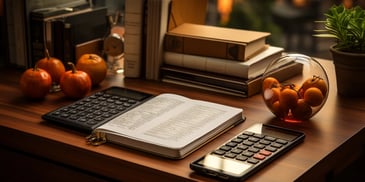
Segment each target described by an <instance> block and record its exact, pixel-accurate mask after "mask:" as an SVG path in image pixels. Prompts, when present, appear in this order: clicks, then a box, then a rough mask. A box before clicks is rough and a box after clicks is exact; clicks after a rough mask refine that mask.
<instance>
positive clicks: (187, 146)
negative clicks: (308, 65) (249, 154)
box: [88, 93, 244, 159]
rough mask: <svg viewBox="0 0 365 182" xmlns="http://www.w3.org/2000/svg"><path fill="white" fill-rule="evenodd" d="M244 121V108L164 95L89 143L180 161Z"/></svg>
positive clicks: (97, 133)
mask: <svg viewBox="0 0 365 182" xmlns="http://www.w3.org/2000/svg"><path fill="white" fill-rule="evenodd" d="M243 121H244V116H243V114H242V109H241V108H235V107H230V106H226V105H221V104H217V103H212V102H207V101H202V100H193V99H190V98H187V97H184V96H180V95H176V94H168V93H165V94H160V95H158V96H155V97H153V98H152V99H150V100H148V101H146V102H145V103H143V104H142V105H140V106H138V107H136V108H133V109H132V110H130V111H128V112H126V113H124V114H122V115H120V116H118V117H116V118H114V119H112V120H111V121H109V122H107V123H106V124H104V125H101V126H99V127H98V128H96V129H95V130H94V131H93V134H92V135H91V136H89V137H88V141H89V143H90V144H94V145H98V144H101V143H104V142H113V143H116V144H120V145H124V146H127V147H130V148H134V149H138V150H142V151H146V152H150V153H153V154H157V155H160V156H164V157H168V158H173V159H181V158H183V157H185V156H187V155H188V154H190V153H191V152H193V151H194V150H196V149H197V148H199V147H200V146H202V145H204V144H205V143H207V142H208V141H210V140H212V139H213V138H215V137H217V136H218V135H219V134H221V133H223V132H224V131H226V130H228V129H230V128H231V127H233V126H235V125H237V124H239V123H241V122H243Z"/></svg>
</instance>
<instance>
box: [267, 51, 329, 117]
mask: <svg viewBox="0 0 365 182" xmlns="http://www.w3.org/2000/svg"><path fill="white" fill-rule="evenodd" d="M288 64H301V65H302V71H301V72H299V73H298V74H296V75H295V76H293V77H290V78H289V79H287V80H283V78H284V77H285V76H283V74H284V75H285V74H294V73H293V72H290V71H289V72H288V73H281V74H280V72H278V71H277V70H278V68H280V67H282V66H285V65H288ZM328 93H329V82H328V77H327V73H326V71H325V70H324V69H323V67H322V66H321V64H320V63H319V62H318V61H317V60H315V59H314V58H312V57H309V56H306V55H303V54H286V55H283V56H281V57H280V58H278V59H275V60H273V61H272V62H271V63H270V64H269V65H268V66H267V67H266V70H265V72H264V74H263V77H262V92H261V94H262V98H263V100H264V102H265V104H266V106H267V107H268V108H269V110H270V111H271V112H272V113H273V114H274V115H275V116H276V117H278V118H280V119H281V120H284V121H288V122H301V121H306V120H308V119H310V118H311V117H313V116H314V115H315V114H316V113H318V112H319V111H320V110H321V108H322V107H323V105H324V104H325V103H326V100H327V97H328Z"/></svg>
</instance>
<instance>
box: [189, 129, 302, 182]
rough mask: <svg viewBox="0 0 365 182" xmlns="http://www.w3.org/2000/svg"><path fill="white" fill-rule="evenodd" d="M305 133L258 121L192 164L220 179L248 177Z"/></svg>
mask: <svg viewBox="0 0 365 182" xmlns="http://www.w3.org/2000/svg"><path fill="white" fill-rule="evenodd" d="M304 137H305V135H304V133H302V132H300V131H296V130H291V129H287V128H283V127H278V126H274V125H268V124H262V123H257V124H254V125H252V126H251V127H249V128H248V129H246V130H244V131H243V132H241V133H240V134H238V135H237V136H235V137H233V138H231V139H230V140H228V141H226V142H224V144H223V145H221V146H219V147H218V148H216V149H215V150H213V151H212V152H210V153H208V154H206V155H205V156H203V157H201V158H199V159H197V160H195V161H193V162H192V163H190V168H191V169H192V170H194V171H196V172H197V173H200V174H203V175H208V176H213V177H215V178H219V179H220V180H227V181H241V180H245V179H247V178H248V177H249V176H250V175H252V174H253V173H255V172H257V171H258V170H260V169H261V168H263V167H264V166H265V165H267V164H269V163H270V162H271V161H273V160H274V159H276V158H277V157H279V156H280V155H282V154H284V153H285V152H287V151H288V150H290V149H291V148H293V147H294V146H296V145H297V144H299V143H301V142H302V141H303V140H304Z"/></svg>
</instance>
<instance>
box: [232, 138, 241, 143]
mask: <svg viewBox="0 0 365 182" xmlns="http://www.w3.org/2000/svg"><path fill="white" fill-rule="evenodd" d="M242 141H243V140H242V139H240V138H235V139H233V140H231V142H235V143H241V142H242Z"/></svg>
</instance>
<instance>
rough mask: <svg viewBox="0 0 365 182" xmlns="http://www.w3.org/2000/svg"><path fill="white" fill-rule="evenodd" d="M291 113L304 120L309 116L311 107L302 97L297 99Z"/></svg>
mask: <svg viewBox="0 0 365 182" xmlns="http://www.w3.org/2000/svg"><path fill="white" fill-rule="evenodd" d="M291 113H292V115H293V117H294V118H295V119H298V120H302V121H305V120H308V119H309V118H310V117H311V115H312V107H311V106H310V105H308V104H307V103H306V102H305V101H304V99H298V103H297V106H296V107H295V108H293V109H292V110H291Z"/></svg>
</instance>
